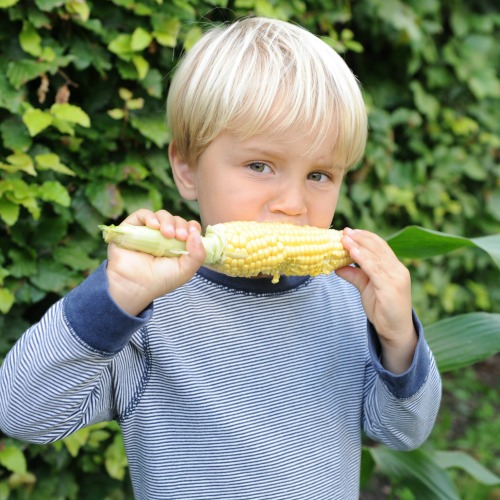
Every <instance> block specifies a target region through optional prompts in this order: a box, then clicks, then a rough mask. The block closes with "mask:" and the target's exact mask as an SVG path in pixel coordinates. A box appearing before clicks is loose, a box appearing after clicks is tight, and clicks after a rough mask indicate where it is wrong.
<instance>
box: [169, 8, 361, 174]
mask: <svg viewBox="0 0 500 500" xmlns="http://www.w3.org/2000/svg"><path fill="white" fill-rule="evenodd" d="M167 120H168V124H169V127H170V132H171V137H172V141H173V142H174V144H175V146H176V148H177V151H178V153H179V154H180V156H181V157H183V158H184V159H185V160H186V161H188V162H190V163H193V162H196V161H197V159H198V158H199V156H200V154H201V153H202V152H203V151H204V149H205V148H206V147H207V146H208V144H210V142H211V141H213V140H214V139H215V138H216V137H217V136H218V135H219V134H221V133H222V132H226V131H229V132H231V133H233V134H235V135H237V136H238V137H241V138H243V139H244V138H248V137H251V136H254V135H258V134H266V135H271V136H276V137H278V136H279V135H280V134H283V133H284V132H288V131H290V130H294V131H297V132H299V133H301V134H302V135H307V136H310V137H311V148H310V150H311V151H307V152H304V153H305V154H307V153H310V152H312V151H313V150H314V148H315V147H316V146H317V145H319V144H320V143H322V142H323V141H324V140H331V144H332V150H333V151H334V152H335V157H336V161H337V163H338V165H339V166H342V167H343V168H345V169H347V168H349V167H351V166H352V165H354V164H355V163H356V162H358V161H359V160H360V159H361V157H362V155H363V153H364V149H365V144H366V134H367V117H366V109H365V105H364V102H363V98H362V94H361V91H360V88H359V85H358V82H357V80H356V78H355V76H354V75H353V73H352V72H351V70H350V69H349V68H348V66H347V64H346V63H345V61H344V60H343V59H342V58H341V57H340V56H339V54H337V53H336V52H335V51H334V50H333V49H332V48H331V47H329V46H328V45H327V44H326V43H325V42H323V41H322V40H320V39H319V38H318V37H316V36H315V35H313V34H312V33H310V32H308V31H307V30H305V29H303V28H301V27H299V26H295V25H292V24H290V23H286V22H283V21H279V20H275V19H266V18H258V17H257V18H245V19H243V20H240V21H236V22H234V23H232V24H229V25H225V26H219V27H216V28H212V29H211V30H209V31H208V32H207V33H205V34H204V35H203V36H202V38H201V39H200V40H199V41H198V42H197V43H196V44H195V45H194V46H193V48H192V49H191V50H190V51H189V52H187V54H186V55H185V56H184V58H183V59H182V61H181V63H180V65H179V66H178V68H177V70H176V73H175V75H174V77H173V79H172V82H171V87H170V91H169V96H168V100H167Z"/></svg>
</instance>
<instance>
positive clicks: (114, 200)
mask: <svg viewBox="0 0 500 500" xmlns="http://www.w3.org/2000/svg"><path fill="white" fill-rule="evenodd" d="M85 193H86V195H87V197H88V199H89V201H90V203H92V206H93V207H94V208H96V209H97V210H98V211H99V212H100V213H101V214H102V215H104V217H106V218H109V219H116V218H118V217H119V216H120V215H121V214H122V213H123V209H124V207H125V204H124V201H123V198H122V195H121V193H120V190H119V188H118V186H117V185H116V184H112V183H101V182H98V183H93V184H89V185H88V186H87V188H86V189H85Z"/></svg>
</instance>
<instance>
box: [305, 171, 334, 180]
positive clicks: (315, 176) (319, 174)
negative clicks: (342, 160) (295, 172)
mask: <svg viewBox="0 0 500 500" xmlns="http://www.w3.org/2000/svg"><path fill="white" fill-rule="evenodd" d="M307 178H308V179H309V180H311V181H315V182H325V181H327V180H329V179H330V177H328V175H326V174H324V173H322V172H312V173H310V174H309V175H308V176H307Z"/></svg>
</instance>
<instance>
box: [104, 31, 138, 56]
mask: <svg viewBox="0 0 500 500" xmlns="http://www.w3.org/2000/svg"><path fill="white" fill-rule="evenodd" d="M108 50H109V51H110V52H113V54H116V55H117V56H120V57H122V56H130V55H131V54H132V52H133V50H132V36H131V35H125V34H120V35H118V36H117V37H116V38H114V39H113V40H111V42H110V43H109V44H108ZM126 60H130V57H128V58H127V59H126Z"/></svg>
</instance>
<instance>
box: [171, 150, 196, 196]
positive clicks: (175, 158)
mask: <svg viewBox="0 0 500 500" xmlns="http://www.w3.org/2000/svg"><path fill="white" fill-rule="evenodd" d="M168 159H169V160H170V167H171V168H172V173H173V175H174V181H175V185H176V186H177V189H178V190H179V193H180V195H181V196H182V197H183V198H184V199H185V200H188V201H196V199H197V198H198V190H197V186H196V179H195V177H196V176H195V173H194V170H193V167H191V165H189V163H187V162H186V160H184V158H182V157H181V156H180V155H179V153H178V152H177V148H176V147H175V144H174V143H173V142H171V143H170V144H169V146H168Z"/></svg>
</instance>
